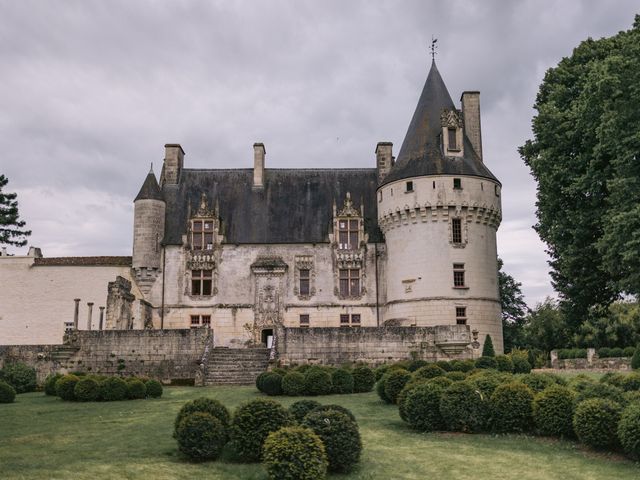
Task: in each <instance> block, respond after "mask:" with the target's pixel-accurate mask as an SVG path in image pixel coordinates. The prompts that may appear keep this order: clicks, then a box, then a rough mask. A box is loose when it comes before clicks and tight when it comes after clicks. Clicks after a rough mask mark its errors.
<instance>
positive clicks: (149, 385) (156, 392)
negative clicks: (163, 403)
mask: <svg viewBox="0 0 640 480" xmlns="http://www.w3.org/2000/svg"><path fill="white" fill-rule="evenodd" d="M144 386H145V387H146V389H147V397H150V398H160V397H161V396H162V393H163V388H162V384H161V383H160V382H159V381H157V380H153V379H152V380H147V381H146V382H145V384H144Z"/></svg>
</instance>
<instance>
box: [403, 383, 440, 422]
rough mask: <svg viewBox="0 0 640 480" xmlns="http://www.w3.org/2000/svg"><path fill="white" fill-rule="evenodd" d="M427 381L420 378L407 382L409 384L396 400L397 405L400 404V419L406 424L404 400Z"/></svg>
mask: <svg viewBox="0 0 640 480" xmlns="http://www.w3.org/2000/svg"><path fill="white" fill-rule="evenodd" d="M437 378H444V377H437ZM427 381H428V380H425V379H423V378H418V379H415V378H412V379H411V380H409V381H408V382H407V384H406V385H405V386H404V388H403V389H402V390H401V391H400V393H399V394H398V398H397V399H396V403H397V404H398V413H399V414H400V418H401V419H402V420H404V421H405V422H406V421H407V415H406V411H405V409H404V399H405V398H407V395H409V392H411V391H413V390H414V389H415V388H416V387H418V386H419V385H424V384H425V383H427Z"/></svg>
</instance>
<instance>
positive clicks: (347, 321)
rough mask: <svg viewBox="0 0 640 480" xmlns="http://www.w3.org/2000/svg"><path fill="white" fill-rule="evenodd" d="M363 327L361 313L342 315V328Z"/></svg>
mask: <svg viewBox="0 0 640 480" xmlns="http://www.w3.org/2000/svg"><path fill="white" fill-rule="evenodd" d="M361 325H362V315H361V314H359V313H341V314H340V327H341V328H352V327H360V326H361Z"/></svg>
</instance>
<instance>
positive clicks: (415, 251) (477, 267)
mask: <svg viewBox="0 0 640 480" xmlns="http://www.w3.org/2000/svg"><path fill="white" fill-rule="evenodd" d="M461 100H462V110H457V109H456V108H455V106H454V104H453V101H452V100H451V97H450V95H449V92H448V91H447V88H446V86H445V84H444V82H443V80H442V77H441V76H440V73H439V72H438V69H437V68H436V65H435V62H434V63H432V65H431V70H430V71H429V75H428V77H427V80H426V82H425V86H424V89H423V91H422V94H421V96H420V100H419V102H418V106H417V108H416V111H415V113H414V115H413V119H412V120H411V124H410V125H409V129H408V131H407V134H406V136H405V139H404V142H403V144H402V147H401V149H400V153H399V155H398V159H397V161H396V162H395V164H394V165H393V167H392V168H391V169H390V171H389V173H388V174H387V175H386V176H384V178H382V179H381V181H380V186H379V187H378V222H379V224H380V227H381V229H382V231H383V232H384V235H385V242H386V248H387V262H386V266H385V271H386V297H387V301H386V305H385V309H384V320H385V321H390V320H393V321H394V322H393V323H396V324H400V325H416V326H435V325H455V324H466V325H469V326H470V329H471V330H472V331H473V330H477V331H478V333H479V335H478V341H479V342H480V344H481V345H482V342H484V338H485V336H486V335H487V334H490V335H491V338H492V340H493V344H494V346H495V348H496V351H497V352H500V353H501V352H502V350H503V340H502V320H501V308H500V298H499V293H498V267H497V251H496V230H497V228H498V225H499V224H500V220H501V204H500V194H501V192H500V188H501V184H500V182H499V181H498V180H497V179H496V177H495V176H494V175H493V174H492V173H491V172H490V171H489V169H487V167H486V166H485V165H484V163H483V161H482V147H481V135H480V106H479V93H478V92H465V93H463V95H462V99H461Z"/></svg>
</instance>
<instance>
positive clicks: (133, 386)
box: [127, 378, 147, 400]
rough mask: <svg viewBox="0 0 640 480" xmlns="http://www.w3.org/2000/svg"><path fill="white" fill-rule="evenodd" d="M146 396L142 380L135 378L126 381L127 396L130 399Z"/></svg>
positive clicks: (145, 388)
mask: <svg viewBox="0 0 640 480" xmlns="http://www.w3.org/2000/svg"><path fill="white" fill-rule="evenodd" d="M146 396H147V387H145V386H144V383H142V381H140V380H138V379H137V378H136V379H133V380H129V381H128V382H127V398H129V399H131V400H139V399H144V398H145V397H146Z"/></svg>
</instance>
